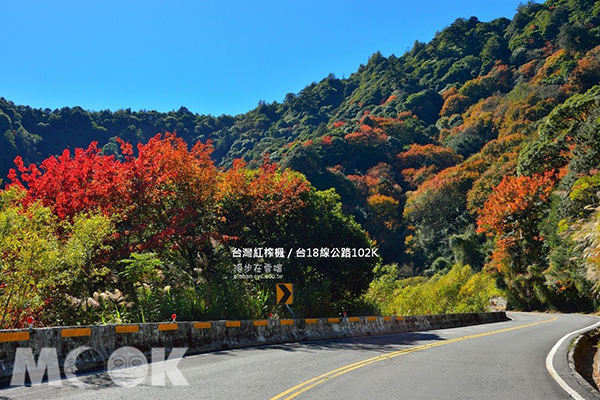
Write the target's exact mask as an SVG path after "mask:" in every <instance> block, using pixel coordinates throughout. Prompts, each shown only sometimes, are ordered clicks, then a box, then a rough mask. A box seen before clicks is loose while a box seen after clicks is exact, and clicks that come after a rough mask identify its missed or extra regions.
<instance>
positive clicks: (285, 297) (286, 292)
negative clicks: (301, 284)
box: [277, 283, 292, 304]
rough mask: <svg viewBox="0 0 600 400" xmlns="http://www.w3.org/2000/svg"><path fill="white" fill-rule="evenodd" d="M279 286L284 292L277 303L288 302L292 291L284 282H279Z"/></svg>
mask: <svg viewBox="0 0 600 400" xmlns="http://www.w3.org/2000/svg"><path fill="white" fill-rule="evenodd" d="M277 287H278V288H279V290H281V292H282V293H283V296H281V298H280V299H279V301H278V302H277V303H279V304H287V301H288V300H289V298H290V297H291V296H292V292H291V291H290V290H289V289H288V288H287V285H285V284H284V283H278V284H277Z"/></svg>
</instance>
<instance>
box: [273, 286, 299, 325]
mask: <svg viewBox="0 0 600 400" xmlns="http://www.w3.org/2000/svg"><path fill="white" fill-rule="evenodd" d="M275 292H276V295H277V296H276V297H277V304H285V306H286V307H287V309H288V310H289V311H290V313H291V314H292V318H294V319H296V315H295V314H294V312H293V311H292V309H291V308H290V304H294V285H292V284H291V283H277V284H276V285H275Z"/></svg>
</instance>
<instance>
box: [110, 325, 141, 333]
mask: <svg viewBox="0 0 600 400" xmlns="http://www.w3.org/2000/svg"><path fill="white" fill-rule="evenodd" d="M139 331H140V327H139V326H138V325H117V326H115V332H116V333H136V332H139Z"/></svg>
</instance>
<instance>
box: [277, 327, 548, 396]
mask: <svg viewBox="0 0 600 400" xmlns="http://www.w3.org/2000/svg"><path fill="white" fill-rule="evenodd" d="M557 319H558V317H552V318H549V319H546V320H543V321H539V322H533V323H530V324H526V325H519V326H513V327H511V328H505V329H499V330H496V331H491V332H484V333H477V334H475V335H467V336H461V337H457V338H454V339H448V340H442V341H439V342H435V343H431V344H426V345H423V346H416V347H411V348H408V349H404V350H397V351H393V352H390V353H386V354H383V355H380V356H377V357H372V358H368V359H366V360H362V361H359V362H356V363H354V364H350V365H346V366H345V367H341V368H338V369H334V370H333V371H329V372H327V373H325V374H323V375H319V376H316V377H314V378H312V379H309V380H307V381H305V382H302V383H300V384H299V385H296V386H294V387H293V388H291V389H288V390H286V391H285V392H282V393H280V394H278V395H277V396H275V397H272V398H271V399H270V400H278V399H285V400H287V399H293V398H295V397H297V396H299V395H301V394H302V393H304V392H306V391H308V390H310V389H312V388H314V387H315V386H317V385H320V384H322V383H324V382H327V381H328V380H330V379H333V378H336V377H338V376H340V375H343V374H345V373H347V372H350V371H354V370H356V369H359V368H362V367H366V366H367V365H370V364H373V363H376V362H379V361H383V360H388V359H390V358H393V357H398V356H401V355H404V354H408V353H414V352H415V351H420V350H425V349H430V348H432V347H438V346H443V345H445V344H450V343H456V342H461V341H463V340H468V339H475V338H480V337H484V336H490V335H495V334H498V333H503V332H509V331H514V330H517V329H523V328H528V327H530V326H535V325H540V324H545V323H548V322H552V321H556V320H557Z"/></svg>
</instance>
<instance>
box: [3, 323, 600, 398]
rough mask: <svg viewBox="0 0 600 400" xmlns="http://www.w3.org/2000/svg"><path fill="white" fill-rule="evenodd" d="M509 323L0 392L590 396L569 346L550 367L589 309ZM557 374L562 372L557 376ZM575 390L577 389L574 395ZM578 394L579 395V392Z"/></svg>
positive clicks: (206, 358) (235, 355)
mask: <svg viewBox="0 0 600 400" xmlns="http://www.w3.org/2000/svg"><path fill="white" fill-rule="evenodd" d="M508 315H509V316H510V317H511V318H512V321H507V322H500V323H494V324H486V325H478V326H469V327H463V328H456V329H443V330H433V331H424V332H413V333H402V334H394V335H384V336H372V337H364V338H353V339H339V340H328V341H313V342H303V343H292V344H286V345H276V346H264V347H254V348H246V349H237V350H228V351H221V352H214V353H206V354H200V355H195V356H189V357H185V358H184V359H182V360H180V362H179V364H178V369H179V371H180V372H181V374H182V375H183V377H184V378H185V380H187V383H188V385H185V386H174V385H173V384H172V383H171V382H170V381H169V379H165V380H166V385H165V386H161V387H158V386H153V385H152V384H151V380H150V379H149V378H147V379H146V380H145V381H144V382H143V383H142V384H140V385H139V386H137V387H131V388H126V387H121V386H118V385H116V384H115V383H114V382H113V381H112V380H111V379H110V377H109V375H108V374H107V373H93V374H87V375H85V376H83V377H82V378H81V380H82V381H84V382H86V383H88V384H89V385H91V387H88V388H86V389H81V388H78V387H75V386H73V385H71V384H70V383H68V382H66V381H63V382H62V385H61V386H54V387H53V386H50V385H49V384H47V383H44V384H41V385H34V386H30V387H13V388H7V389H3V390H0V399H36V400H37V399H77V400H85V399H93V400H99V399H102V400H103V399H127V400H134V399H144V400H149V399H172V400H178V399H236V400H245V399H267V400H268V399H290V398H297V399H328V400H333V399H427V400H436V399H443V400H448V399H452V400H453V399H461V400H462V399H486V400H488V399H507V400H517V399H528V400H530V399H543V400H554V399H572V398H583V399H594V398H600V397H594V395H592V394H591V393H590V392H589V391H588V390H587V389H585V388H584V387H583V386H581V384H580V383H579V382H578V381H577V379H575V377H574V376H572V375H571V373H570V371H569V369H568V365H567V360H566V353H567V348H568V346H569V343H570V341H571V337H569V338H567V339H566V340H564V341H563V343H562V345H561V346H560V347H559V348H558V349H557V351H556V354H555V356H554V357H553V367H554V368H555V370H556V371H557V373H558V375H559V377H560V378H562V379H563V380H564V382H565V383H566V384H567V386H568V387H569V388H570V390H572V391H573V393H574V395H570V394H569V393H567V391H565V389H563V387H561V386H559V384H558V383H557V381H556V380H555V379H554V378H553V377H552V376H551V375H550V373H549V372H548V369H547V366H546V358H547V356H548V354H549V352H550V351H551V349H552V348H553V347H554V346H555V344H556V343H557V342H558V341H559V340H560V339H561V338H562V337H563V336H565V335H566V334H568V333H570V332H574V331H576V330H578V329H581V328H585V327H588V326H591V325H593V324H596V323H598V322H599V321H600V319H598V318H595V317H591V316H584V315H560V314H556V315H554V314H532V313H508ZM560 378H559V379H560ZM573 396H575V397H573ZM577 396H581V397H577Z"/></svg>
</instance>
